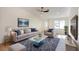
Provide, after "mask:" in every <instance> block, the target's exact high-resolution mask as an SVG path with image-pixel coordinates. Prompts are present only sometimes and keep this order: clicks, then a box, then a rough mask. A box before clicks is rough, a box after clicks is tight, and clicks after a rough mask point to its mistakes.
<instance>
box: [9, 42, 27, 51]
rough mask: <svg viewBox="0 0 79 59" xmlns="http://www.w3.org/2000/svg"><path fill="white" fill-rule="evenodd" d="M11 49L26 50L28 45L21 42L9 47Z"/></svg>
mask: <svg viewBox="0 0 79 59" xmlns="http://www.w3.org/2000/svg"><path fill="white" fill-rule="evenodd" d="M9 50H10V51H25V50H26V47H25V46H24V45H22V44H20V43H16V44H13V45H11V46H10V47H9Z"/></svg>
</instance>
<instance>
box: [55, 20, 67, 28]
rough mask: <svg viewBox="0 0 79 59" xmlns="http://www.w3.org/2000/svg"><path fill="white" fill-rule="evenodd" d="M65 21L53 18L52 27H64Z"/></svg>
mask: <svg viewBox="0 0 79 59" xmlns="http://www.w3.org/2000/svg"><path fill="white" fill-rule="evenodd" d="M64 26H65V21H64V20H55V21H54V28H55V29H64Z"/></svg>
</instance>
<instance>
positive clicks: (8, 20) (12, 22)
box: [0, 7, 41, 43]
mask: <svg viewBox="0 0 79 59" xmlns="http://www.w3.org/2000/svg"><path fill="white" fill-rule="evenodd" d="M17 18H26V19H29V22H30V25H29V27H34V26H35V28H37V29H39V27H41V21H40V20H39V18H37V17H35V15H32V14H31V13H30V12H28V11H27V10H24V9H23V8H11V7H9V8H8V7H7V8H0V43H2V42H3V37H4V35H5V34H6V28H7V27H11V28H17Z"/></svg>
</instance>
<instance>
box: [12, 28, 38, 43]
mask: <svg viewBox="0 0 79 59" xmlns="http://www.w3.org/2000/svg"><path fill="white" fill-rule="evenodd" d="M21 30H22V29H21ZM23 30H24V29H23ZM37 34H38V32H37V31H36V32H26V33H22V34H20V35H17V33H16V32H14V31H12V32H11V37H12V40H13V41H14V42H18V41H21V40H24V39H27V38H30V37H33V36H35V35H37Z"/></svg>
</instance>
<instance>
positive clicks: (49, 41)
mask: <svg viewBox="0 0 79 59" xmlns="http://www.w3.org/2000/svg"><path fill="white" fill-rule="evenodd" d="M59 40H60V39H59V38H46V39H44V40H43V44H42V45H41V46H40V47H38V48H36V47H34V45H33V42H32V41H30V40H29V39H26V40H24V41H21V42H19V43H21V44H23V45H25V46H26V51H55V49H56V47H57V45H58V42H59Z"/></svg>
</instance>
